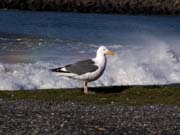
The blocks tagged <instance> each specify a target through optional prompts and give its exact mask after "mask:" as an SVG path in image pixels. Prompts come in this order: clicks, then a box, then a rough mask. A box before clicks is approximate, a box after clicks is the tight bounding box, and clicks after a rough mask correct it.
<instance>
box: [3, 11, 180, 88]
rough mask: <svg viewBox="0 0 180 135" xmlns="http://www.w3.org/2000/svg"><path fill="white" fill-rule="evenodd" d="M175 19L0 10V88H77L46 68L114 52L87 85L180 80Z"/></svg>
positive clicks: (78, 83) (179, 41) (179, 44)
mask: <svg viewBox="0 0 180 135" xmlns="http://www.w3.org/2000/svg"><path fill="white" fill-rule="evenodd" d="M179 22H180V17H178V16H128V15H105V14H79V13H60V12H29V11H8V10H7V11H0V90H31V89H48V88H74V87H82V82H81V81H77V80H72V79H68V78H64V77H60V76H56V75H55V74H54V73H51V72H49V70H48V69H50V68H56V67H58V66H63V65H64V64H70V63H73V62H76V61H77V60H83V59H86V58H91V57H92V58H93V57H95V54H96V50H97V48H98V47H99V46H101V45H104V46H107V48H109V49H111V50H114V51H115V52H116V55H115V56H113V57H112V56H109V57H108V63H107V68H106V70H105V73H104V74H103V76H102V77H101V78H100V79H99V80H97V81H95V82H92V83H89V85H90V86H92V87H94V86H113V85H118V86H121V85H154V84H174V83H180V38H179V37H180V23H179Z"/></svg>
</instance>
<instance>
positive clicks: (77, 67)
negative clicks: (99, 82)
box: [65, 59, 98, 75]
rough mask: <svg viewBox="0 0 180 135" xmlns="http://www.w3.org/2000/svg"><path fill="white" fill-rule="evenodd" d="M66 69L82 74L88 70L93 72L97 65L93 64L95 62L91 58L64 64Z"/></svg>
mask: <svg viewBox="0 0 180 135" xmlns="http://www.w3.org/2000/svg"><path fill="white" fill-rule="evenodd" d="M65 68H66V70H67V71H68V72H71V73H75V74H78V75H82V74H85V73H88V72H94V71H96V70H97V69H98V66H97V65H95V62H94V61H93V60H91V59H88V60H83V61H79V62H77V63H74V64H70V65H67V66H65Z"/></svg>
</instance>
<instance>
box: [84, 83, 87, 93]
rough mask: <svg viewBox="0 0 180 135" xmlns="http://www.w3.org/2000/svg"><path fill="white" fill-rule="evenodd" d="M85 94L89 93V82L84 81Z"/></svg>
mask: <svg viewBox="0 0 180 135" xmlns="http://www.w3.org/2000/svg"><path fill="white" fill-rule="evenodd" d="M84 94H88V87H87V82H84Z"/></svg>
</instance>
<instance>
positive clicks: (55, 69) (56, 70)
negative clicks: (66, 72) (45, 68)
mask: <svg viewBox="0 0 180 135" xmlns="http://www.w3.org/2000/svg"><path fill="white" fill-rule="evenodd" d="M49 71H51V72H59V71H60V69H59V68H54V69H49Z"/></svg>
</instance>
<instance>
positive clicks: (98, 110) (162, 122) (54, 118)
mask: <svg viewBox="0 0 180 135" xmlns="http://www.w3.org/2000/svg"><path fill="white" fill-rule="evenodd" d="M0 106H1V109H0V134H1V135H24V134H33V135H37V134H43V135H49V134H51V135H65V134H66V135H72V134H73V135H80V134H84V135H86V134H87V135H88V134H91V135H99V134H107V135H144V134H146V135H156V134H157V135H178V134H180V107H178V106H168V105H145V106H128V105H117V104H110V105H94V104H92V105H91V104H87V105H86V104H80V103H72V102H52V101H51V102H49V101H46V102H41V101H31V100H13V101H12V100H11V101H8V100H1V101H0Z"/></svg>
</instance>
